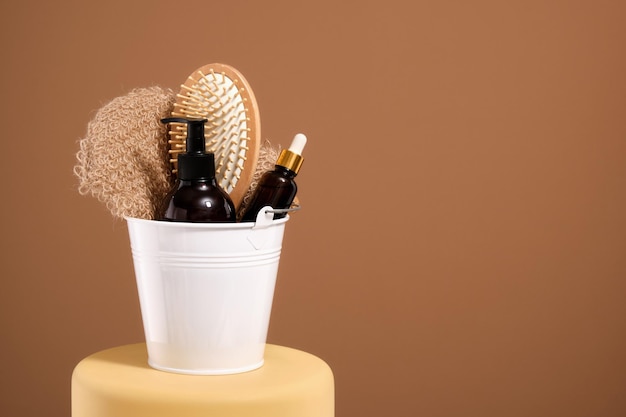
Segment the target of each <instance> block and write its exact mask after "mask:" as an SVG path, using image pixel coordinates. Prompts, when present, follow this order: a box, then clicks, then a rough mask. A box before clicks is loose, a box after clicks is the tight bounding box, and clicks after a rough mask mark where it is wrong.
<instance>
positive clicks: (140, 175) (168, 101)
mask: <svg viewBox="0 0 626 417" xmlns="http://www.w3.org/2000/svg"><path fill="white" fill-rule="evenodd" d="M175 100H176V95H175V93H174V92H173V91H171V90H169V89H163V88H160V87H150V88H137V89H134V90H132V91H131V92H130V93H128V94H127V95H125V96H122V97H118V98H116V99H113V100H112V101H111V102H109V103H108V104H106V105H105V106H104V107H102V108H101V109H100V110H98V112H97V113H96V115H95V117H94V119H93V120H91V121H90V122H89V124H88V126H87V136H86V137H85V138H83V139H81V140H80V150H79V151H78V153H77V155H76V157H77V159H78V164H77V165H76V166H75V167H74V173H75V174H76V176H77V177H78V178H79V180H80V184H79V188H78V191H79V192H80V193H81V194H82V195H86V194H91V195H93V196H94V197H96V198H97V199H98V200H100V201H101V202H103V203H105V204H106V207H107V208H108V209H109V210H110V211H111V214H113V216H115V217H118V218H123V217H125V216H128V217H136V218H141V219H154V218H155V216H157V212H158V210H159V206H160V204H161V202H162V200H163V199H164V197H165V195H166V194H167V192H168V191H169V189H170V188H171V186H172V183H173V178H172V174H171V171H170V165H169V161H168V159H169V157H168V142H167V140H168V138H167V133H166V126H164V125H163V124H162V123H161V122H160V120H161V118H164V117H168V116H169V115H170V113H171V111H172V109H173V107H174V102H175Z"/></svg>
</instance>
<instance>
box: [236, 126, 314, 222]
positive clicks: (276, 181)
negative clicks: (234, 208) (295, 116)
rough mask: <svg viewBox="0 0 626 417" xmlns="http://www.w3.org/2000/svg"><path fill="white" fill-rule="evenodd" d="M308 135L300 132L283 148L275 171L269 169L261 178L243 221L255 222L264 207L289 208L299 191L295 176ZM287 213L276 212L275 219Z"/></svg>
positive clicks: (300, 163) (300, 164)
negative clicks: (287, 147) (287, 146)
mask: <svg viewBox="0 0 626 417" xmlns="http://www.w3.org/2000/svg"><path fill="white" fill-rule="evenodd" d="M306 140H307V139H306V136H305V135H303V134H302V133H298V134H297V135H296V136H295V137H294V138H293V141H292V142H291V145H290V146H289V149H283V150H282V151H281V152H280V155H279V156H278V160H277V161H276V165H275V166H274V170H273V171H268V172H266V173H265V174H263V176H262V177H261V179H260V180H259V183H258V185H257V187H256V189H255V191H254V193H253V194H252V198H251V199H250V203H248V206H247V208H246V209H245V211H244V214H243V216H242V218H241V221H243V222H253V221H255V220H256V216H257V214H258V212H259V210H261V209H262V208H263V207H266V206H270V207H272V208H273V209H288V208H289V207H291V204H292V203H293V199H294V198H295V197H296V193H297V192H298V186H297V185H296V182H295V180H294V178H295V177H296V175H298V171H300V167H301V166H302V161H303V160H304V158H302V150H303V149H304V145H306ZM286 215H287V213H284V212H282V213H279V212H276V213H274V220H276V219H280V218H283V217H285V216H286Z"/></svg>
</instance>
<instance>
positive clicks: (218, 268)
mask: <svg viewBox="0 0 626 417" xmlns="http://www.w3.org/2000/svg"><path fill="white" fill-rule="evenodd" d="M266 209H267V210H271V208H270V207H267V208H266ZM266 209H263V210H261V211H260V214H259V216H258V217H257V221H256V222H255V223H186V222H168V221H155V220H142V219H134V218H127V219H126V221H127V224H128V231H129V235H130V243H131V249H132V253H133V262H134V267H135V277H136V279H137V288H138V292H139V301H140V305H141V315H142V319H143V326H144V331H145V337H146V345H147V349H148V363H149V365H150V366H151V367H153V368H155V369H160V370H163V371H169V372H177V373H185V374H198V375H220V374H232V373H239V372H246V371H250V370H253V369H256V368H259V367H260V366H262V365H263V355H264V351H265V343H266V339H267V330H268V326H269V319H270V312H271V309H272V301H273V297H274V286H275V283H276V275H277V272H278V262H279V258H280V252H281V248H282V240H283V234H284V230H285V223H286V222H287V220H288V219H289V217H288V216H287V217H285V218H282V219H278V220H273V213H272V212H268V211H266Z"/></svg>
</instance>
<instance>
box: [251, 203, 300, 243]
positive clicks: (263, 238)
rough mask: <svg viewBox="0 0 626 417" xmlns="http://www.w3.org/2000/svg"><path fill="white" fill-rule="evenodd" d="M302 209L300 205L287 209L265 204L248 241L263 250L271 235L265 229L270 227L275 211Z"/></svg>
mask: <svg viewBox="0 0 626 417" xmlns="http://www.w3.org/2000/svg"><path fill="white" fill-rule="evenodd" d="M296 210H300V206H299V205H295V206H294V207H291V208H287V209H275V208H272V207H271V206H264V207H262V208H261V210H259V212H258V214H257V215H256V221H255V222H254V226H252V229H251V231H250V234H249V235H248V241H250V243H252V246H254V248H255V249H257V250H261V249H262V248H263V247H264V246H265V244H266V242H267V239H268V237H269V234H268V233H267V232H265V230H266V229H267V228H268V227H270V226H271V225H272V223H273V221H274V213H288V212H292V211H296Z"/></svg>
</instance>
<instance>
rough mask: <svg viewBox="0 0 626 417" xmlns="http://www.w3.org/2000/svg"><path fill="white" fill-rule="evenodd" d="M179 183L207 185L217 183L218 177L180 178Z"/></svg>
mask: <svg viewBox="0 0 626 417" xmlns="http://www.w3.org/2000/svg"><path fill="white" fill-rule="evenodd" d="M178 183H179V184H180V185H193V184H206V185H214V186H216V185H217V179H215V177H213V178H194V179H191V180H188V179H182V178H179V179H178Z"/></svg>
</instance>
